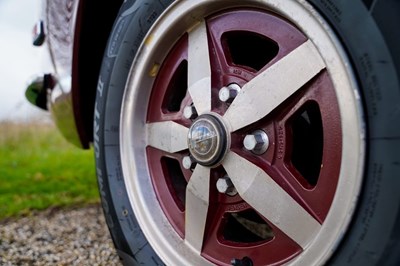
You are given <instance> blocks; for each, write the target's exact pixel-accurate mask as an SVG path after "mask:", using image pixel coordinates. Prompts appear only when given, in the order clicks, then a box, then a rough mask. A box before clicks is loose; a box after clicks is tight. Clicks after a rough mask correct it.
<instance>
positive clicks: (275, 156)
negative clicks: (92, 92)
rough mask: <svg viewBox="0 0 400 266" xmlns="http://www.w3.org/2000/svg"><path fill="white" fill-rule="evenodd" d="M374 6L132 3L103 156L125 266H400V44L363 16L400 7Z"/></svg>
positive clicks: (103, 84)
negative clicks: (380, 9)
mask: <svg viewBox="0 0 400 266" xmlns="http://www.w3.org/2000/svg"><path fill="white" fill-rule="evenodd" d="M364 2H365V3H363V2H361V1H337V3H335V4H334V3H332V2H331V1H322V0H321V1H317V0H315V1H308V2H307V1H279V0H264V1H255V0H244V1H176V2H174V3H172V4H170V1H150V0H146V1H136V2H135V1H126V2H125V3H124V5H123V6H122V8H121V11H120V14H119V17H118V18H117V20H116V22H115V25H114V27H113V31H112V33H111V36H110V40H109V43H108V46H107V49H106V52H105V57H104V60H103V65H102V70H101V74H100V78H99V84H98V88H97V99H96V106H95V120H94V131H95V132H94V140H95V141H94V147H95V153H96V164H97V175H98V181H99V188H100V194H101V198H102V204H103V209H104V213H105V216H106V220H107V224H108V226H109V228H110V231H111V234H112V237H113V240H114V243H115V246H116V248H117V250H118V253H119V255H120V257H121V258H122V259H123V260H124V262H125V263H126V264H132V265H135V264H143V263H144V264H146V265H161V264H163V263H165V264H167V265H209V264H217V265H277V264H285V263H291V264H294V265H296V264H297V265H321V264H324V263H329V264H332V265H354V264H358V265H378V264H379V265H393V264H396V263H398V262H399V254H400V252H399V251H400V246H399V244H398V243H399V230H398V229H397V228H399V225H400V220H399V218H397V217H398V209H399V203H400V201H399V193H396V190H397V188H398V187H399V185H400V184H399V183H400V180H399V178H397V177H398V174H399V165H400V164H399V162H398V158H399V150H400V149H399V148H400V140H399V136H400V127H399V122H400V119H399V118H400V112H399V110H400V108H399V107H400V97H399V96H400V90H399V85H398V74H397V72H396V69H397V70H398V69H399V68H398V67H396V64H397V63H399V62H398V60H397V59H398V54H396V53H395V51H396V50H395V49H397V48H393V47H398V46H396V45H395V44H396V41H397V40H398V39H396V38H392V37H388V35H387V34H385V35H382V33H385V32H386V33H387V32H390V31H389V29H390V28H393V26H391V25H390V24H387V23H386V24H381V25H380V27H381V28H379V27H378V26H377V21H375V20H374V17H372V16H371V14H372V12H369V10H368V9H367V7H370V8H371V10H372V8H382V9H383V10H386V11H388V12H389V8H392V9H393V8H398V7H399V5H395V4H393V6H390V7H389V6H384V4H381V2H380V1H375V2H374V5H369V4H368V3H369V1H364ZM389 13H390V14H395V13H391V12H389ZM353 14H356V15H353ZM397 44H399V43H397ZM390 53H392V54H395V56H394V57H393V58H392V57H391V54H390Z"/></svg>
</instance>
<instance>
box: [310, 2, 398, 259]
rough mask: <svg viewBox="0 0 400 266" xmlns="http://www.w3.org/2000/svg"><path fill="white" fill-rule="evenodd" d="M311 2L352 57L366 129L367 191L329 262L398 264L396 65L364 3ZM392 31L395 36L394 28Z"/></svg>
mask: <svg viewBox="0 0 400 266" xmlns="http://www.w3.org/2000/svg"><path fill="white" fill-rule="evenodd" d="M309 2H311V4H312V5H313V6H314V7H315V8H316V9H317V10H318V11H319V12H320V13H321V14H322V15H323V16H324V18H325V19H326V20H327V21H328V22H329V24H330V25H331V26H332V27H333V29H334V30H335V31H336V33H337V35H338V37H339V38H340V39H341V41H342V44H343V46H344V48H345V49H346V51H347V54H348V56H349V57H350V60H351V62H352V66H353V70H354V72H355V74H356V76H357V79H358V84H359V92H356V93H357V94H359V95H360V96H361V97H362V101H363V107H364V115H365V121H366V128H367V136H366V140H367V141H366V144H367V151H368V152H367V158H366V161H365V170H364V171H365V172H364V180H363V188H362V192H361V195H360V197H359V202H358V206H357V209H356V211H355V214H354V217H353V221H352V224H351V226H350V228H349V230H348V232H347V234H346V235H345V237H344V239H343V241H342V242H341V244H340V247H339V248H338V250H337V251H336V254H335V256H334V257H333V258H332V259H331V261H330V264H332V265H355V264H357V265H394V264H397V263H398V262H399V256H398V254H399V253H400V251H399V246H398V245H396V244H395V243H394V242H398V241H399V239H398V237H399V234H398V232H397V231H398V230H396V228H397V227H398V226H399V222H400V219H399V218H398V212H399V203H400V193H397V191H396V190H397V188H398V187H400V179H399V178H398V174H399V162H398V159H399V157H400V156H399V150H400V139H399V136H400V113H399V103H400V93H399V92H400V89H399V83H398V80H399V77H398V74H397V71H396V66H395V65H394V62H393V60H392V56H391V54H390V51H389V49H388V45H387V43H386V42H385V39H384V36H382V34H381V30H380V29H379V28H378V26H377V24H376V22H375V21H374V19H373V17H372V16H371V12H370V11H369V10H367V8H366V6H365V5H364V3H363V2H361V1H358V0H356V1H353V0H352V1H348V0H339V1H330V0H325V1H324V0H310V1H309ZM377 4H378V5H379V3H377ZM399 11H400V10H399ZM388 30H389V31H390V29H386V31H388ZM391 32H393V34H395V32H396V30H395V27H393V30H392V31H391ZM398 45H400V44H398Z"/></svg>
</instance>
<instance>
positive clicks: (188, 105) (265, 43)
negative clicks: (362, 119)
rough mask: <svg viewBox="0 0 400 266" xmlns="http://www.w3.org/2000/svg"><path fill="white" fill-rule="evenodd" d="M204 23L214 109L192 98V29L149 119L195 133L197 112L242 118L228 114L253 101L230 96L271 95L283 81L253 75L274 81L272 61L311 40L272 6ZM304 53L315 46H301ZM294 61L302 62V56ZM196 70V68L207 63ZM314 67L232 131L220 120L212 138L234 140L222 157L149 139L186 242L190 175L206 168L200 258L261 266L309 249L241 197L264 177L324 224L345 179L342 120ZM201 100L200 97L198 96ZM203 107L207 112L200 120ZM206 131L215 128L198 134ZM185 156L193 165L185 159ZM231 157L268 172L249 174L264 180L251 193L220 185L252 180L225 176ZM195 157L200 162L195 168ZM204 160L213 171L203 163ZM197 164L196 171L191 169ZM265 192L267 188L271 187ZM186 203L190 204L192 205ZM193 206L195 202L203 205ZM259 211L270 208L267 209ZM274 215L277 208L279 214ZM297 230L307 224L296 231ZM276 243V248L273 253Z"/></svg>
mask: <svg viewBox="0 0 400 266" xmlns="http://www.w3.org/2000/svg"><path fill="white" fill-rule="evenodd" d="M201 27H204V28H199V29H198V30H199V31H200V30H202V29H203V30H204V34H206V35H207V36H204V39H203V40H202V41H204V42H205V43H204V44H203V43H202V44H201V46H200V48H203V49H204V51H203V52H204V53H205V54H201V52H200V51H199V54H201V56H202V57H210V59H209V63H207V64H208V65H209V69H207V70H206V71H210V74H211V75H210V77H211V87H210V89H211V90H210V93H211V98H210V102H209V103H208V104H210V106H209V108H208V109H207V110H199V111H197V109H200V108H201V107H200V108H196V107H197V106H201V105H202V104H203V102H201V101H202V100H203V99H196V98H195V97H196V96H193V98H192V94H193V93H192V94H191V92H190V91H189V92H188V88H187V81H188V66H189V65H190V59H188V54H189V53H190V52H191V51H189V38H192V37H190V36H192V34H196V33H188V34H185V35H184V36H183V37H181V38H180V40H179V41H178V42H177V43H176V44H175V45H174V47H173V48H172V49H171V51H170V52H169V54H168V56H167V57H166V58H165V60H164V62H163V64H162V65H161V67H160V69H159V72H158V75H157V78H156V80H155V83H154V86H153V90H152V94H151V97H150V100H149V109H148V114H147V115H148V117H147V123H148V124H150V125H152V124H153V125H154V124H155V123H160V122H164V123H165V122H167V123H171V122H174V123H177V124H179V125H182V126H184V127H190V126H192V128H191V130H192V131H193V130H196V127H195V126H196V123H199V122H200V121H201V118H203V119H204V120H202V121H203V122H204V121H207V120H209V119H210V118H211V119H212V117H215V118H217V120H219V119H220V120H221V122H222V121H225V120H224V117H225V114H226V113H227V112H228V113H227V116H229V115H230V114H231V113H232V115H230V116H231V118H230V119H231V120H232V121H233V123H236V121H238V120H239V119H241V118H242V115H241V112H240V111H236V110H234V111H232V112H229V111H230V110H232V109H233V108H241V106H246V105H248V104H249V103H248V102H246V100H243V101H244V102H243V103H239V104H237V102H235V101H233V100H234V98H236V97H238V98H239V100H240V97H245V96H242V95H244V93H245V92H247V91H249V93H251V94H254V95H252V96H251V97H256V98H257V97H263V96H264V95H265V96H266V97H269V95H268V93H269V91H270V92H272V93H273V91H274V90H278V89H279V88H274V87H272V88H268V85H266V87H265V88H263V86H260V85H261V84H260V85H259V83H255V85H256V86H257V88H256V89H252V87H250V86H253V85H252V82H257V79H263V80H262V81H261V82H262V83H264V82H265V84H268V81H269V80H268V79H265V80H264V78H263V76H262V75H267V74H268V71H270V69H271V67H273V66H274V64H275V63H276V64H277V65H278V64H279V63H278V62H279V61H280V60H282V59H284V58H289V57H290V56H292V55H294V53H297V51H300V50H301V49H307V48H303V47H305V46H307V45H308V43H307V38H306V37H305V36H304V34H303V33H302V32H301V31H300V30H299V29H297V28H296V27H294V26H293V25H292V24H291V23H289V22H287V21H286V20H284V19H283V18H280V17H278V16H276V15H274V14H273V13H270V12H261V11H258V10H229V11H225V12H221V13H218V14H214V15H211V16H210V17H207V19H205V22H204V26H201ZM276 28H279V31H276ZM200 34H201V33H200ZM200 38H201V36H200ZM207 40H208V41H207ZM244 47H251V48H252V50H249V49H248V48H246V49H243V48H244ZM296 49H298V50H296ZM209 51H212V52H213V56H209V53H210V52H209ZM308 52H310V53H312V52H313V51H307V52H305V53H308ZM298 53H301V52H298ZM305 55H306V56H307V54H305ZM310 56H313V55H312V54H311V55H310ZM317 59H318V58H317ZM288 60H290V59H288ZM293 60H296V59H293ZM291 63H294V64H299V65H301V64H303V63H305V62H291ZM313 63H315V62H312V64H313ZM317 63H319V62H317ZM277 65H276V66H277ZM197 67H198V68H199V69H200V68H201V67H202V66H201V65H198V66H197ZM197 67H196V71H197ZM313 67H316V69H315V70H313V72H312V73H310V74H308V75H309V76H307V77H305V78H306V80H305V81H304V82H302V83H304V84H300V87H296V88H295V90H296V91H293V92H292V91H290V92H287V96H286V95H285V96H284V97H285V98H284V99H283V100H282V101H281V102H279V103H278V104H275V103H274V104H275V105H276V107H273V111H272V112H268V113H269V114H268V115H267V116H265V115H264V114H263V115H260V116H259V117H258V118H255V119H254V120H250V121H249V122H247V121H246V122H244V124H241V125H239V126H235V128H234V129H230V128H229V127H230V125H229V124H228V125H222V126H221V127H222V128H223V129H224V127H226V128H227V129H228V128H229V129H230V134H229V135H225V134H224V133H219V132H218V130H215V132H216V133H215V134H214V135H213V136H215V137H216V138H218V136H219V135H221V136H219V138H221V139H223V140H225V141H226V142H229V147H222V153H223V154H222V156H221V154H220V153H221V151H220V153H217V154H214V153H211V157H213V156H214V157H215V160H214V161H212V162H211V164H210V163H204V162H201V161H199V158H195V156H196V154H197V153H196V150H194V151H191V149H190V148H189V149H184V150H179V151H178V152H171V151H169V150H168V151H166V150H163V148H162V147H161V148H160V147H158V146H157V145H154V146H156V147H152V145H150V146H149V147H148V148H147V157H148V162H149V168H150V173H151V178H152V182H153V186H154V188H155V191H156V194H157V197H158V200H159V201H160V203H161V206H162V208H163V211H164V213H165V215H166V216H167V217H168V219H169V222H170V223H171V225H172V226H173V227H174V228H175V230H176V232H177V233H178V234H179V235H180V236H181V237H182V238H183V239H187V236H186V234H185V213H187V211H186V212H185V194H186V193H185V191H186V190H187V183H190V182H191V181H190V179H191V178H192V176H194V177H196V174H198V172H197V171H200V170H198V169H201V170H202V171H204V172H207V173H204V174H205V175H207V176H209V177H210V178H209V179H210V180H209V181H208V182H209V188H207V189H208V190H209V191H208V194H209V195H208V196H209V199H208V200H207V201H208V203H207V204H208V210H204V211H205V213H207V217H206V218H205V220H204V221H203V222H204V225H203V227H204V228H203V229H202V230H203V231H204V236H203V237H200V239H199V240H198V241H200V242H201V243H196V244H194V245H197V247H198V249H199V250H201V254H202V256H204V257H206V258H208V259H209V260H210V261H212V262H214V263H217V264H222V263H224V262H225V263H226V262H229V261H230V260H231V259H232V258H235V257H239V258H243V257H249V258H251V259H252V261H253V262H254V263H255V264H256V265H269V264H274V263H282V262H286V261H288V260H290V259H292V258H293V257H294V256H296V255H297V254H299V253H301V251H302V249H303V247H304V246H306V245H307V244H308V243H298V242H300V241H297V242H296V241H295V240H294V239H295V238H297V236H292V237H291V236H290V235H288V234H287V233H285V231H282V230H281V229H280V228H279V226H276V225H275V224H277V223H278V221H275V224H274V222H273V220H274V219H275V220H277V218H276V217H268V215H263V213H260V210H258V209H257V207H258V204H257V203H256V202H251V203H250V204H249V203H247V200H246V196H244V198H243V197H241V195H243V194H244V195H245V194H246V193H252V192H254V191H255V190H256V187H257V186H258V185H260V186H264V185H263V184H262V182H264V181H265V180H264V181H263V180H261V179H264V178H265V179H271V180H273V182H274V183H276V185H277V186H276V187H275V188H276V189H277V191H275V193H279V194H280V193H282V194H283V193H284V194H283V195H286V194H287V195H289V196H290V197H291V199H290V201H291V203H290V204H291V205H293V208H302V209H304V211H303V212H304V214H303V215H304V216H305V217H306V218H304V219H311V220H312V222H311V223H313V226H315V227H317V228H318V227H320V224H322V223H323V222H324V220H325V218H326V215H327V213H328V211H329V209H330V206H331V204H332V200H333V196H334V194H335V190H336V185H337V180H338V177H339V168H340V162H341V135H340V132H341V126H340V124H341V121H340V114H339V108H338V103H337V99H336V94H335V90H334V87H333V84H332V81H331V79H330V77H329V74H328V73H327V70H326V68H325V67H324V66H315V65H314V66H313ZM283 71H285V70H283ZM297 72H301V70H300V69H299V70H295V71H294V73H293V74H297V75H299V76H300V75H301V74H302V73H297ZM283 75H286V74H285V73H283ZM235 87H236V88H235ZM242 88H243V91H242ZM196 89H197V88H196ZM200 90H201V92H200V93H201V94H200V95H199V97H207V94H206V93H207V91H206V86H204V87H201V88H199V91H200ZM262 90H265V92H263V91H262ZM241 91H242V93H241ZM223 93H227V96H228V97H226V98H224V95H223ZM230 94H231V95H230ZM236 94H237V95H236ZM229 96H230V97H229ZM271 96H272V95H271ZM196 100H197V101H200V102H199V103H198V102H195V101H196ZM232 101H233V102H232ZM229 108H231V109H230V110H229ZM263 108H264V107H261V106H260V111H263V110H262V109H263ZM257 109H258V107H256V110H255V113H257V112H259V110H257ZM228 110H229V111H228ZM185 111H186V112H185ZM198 113H200V114H203V115H200V116H199V117H198ZM204 113H209V115H210V116H209V117H207V116H205V115H204ZM250 113H251V114H253V112H250ZM224 123H225V122H222V124H224ZM204 128H205V129H207V125H204ZM157 130H159V128H157ZM225 130H226V129H225ZM257 131H258V132H260V134H262V135H264V136H265V140H262V137H261V136H258V135H257V134H255V135H254V132H257ZM160 132H162V131H160ZM162 134H165V132H162ZM201 134H209V133H205V132H201ZM254 136H255V137H256V138H257V137H259V138H261V142H263V141H264V142H265V141H267V143H265V146H266V147H265V149H264V150H261V151H260V152H257V148H256V147H252V146H251V145H252V143H248V145H250V147H246V145H244V144H245V143H246V140H247V142H249V141H250V142H251V140H252V138H254ZM156 137H157V138H160V136H156ZM196 137H197V138H201V137H203V136H196ZM183 139H184V140H186V137H185V136H183ZM201 145H206V143H205V142H204V143H201ZM257 145H260V144H257ZM227 149H228V150H230V151H232V152H233V153H231V154H232V155H233V156H232V155H228V158H227V157H226V155H225V153H227V151H226V150H227ZM228 154H229V152H228ZM304 158H308V160H304ZM184 160H186V162H185V163H188V165H185V163H184ZM229 160H231V161H232V162H233V163H238V164H240V165H242V164H243V165H244V167H245V169H246V170H250V171H251V170H252V168H256V167H257V168H256V169H258V168H259V169H262V170H263V171H265V176H259V177H258V176H257V177H249V178H260V180H258V181H256V180H255V181H256V182H259V183H257V184H256V185H255V187H253V188H247V190H246V189H244V188H239V191H240V192H241V193H225V192H226V191H224V189H223V188H222V189H220V191H219V190H218V185H217V184H218V182H219V184H220V186H221V184H222V186H224V185H223V184H224V183H226V182H228V185H227V184H225V186H227V187H230V188H229V189H231V190H233V189H235V184H238V183H239V182H241V179H246V178H247V177H246V174H245V172H244V173H241V174H242V175H241V174H238V175H235V174H233V173H229V172H236V171H235V170H233V169H230V168H233V167H234V166H231V162H230V161H229ZM189 161H190V163H189ZM192 164H193V165H192ZM195 164H198V166H194V165H195ZM221 164H222V165H221ZM202 165H203V166H206V167H210V169H208V170H205V169H203V167H202ZM246 167H248V168H246ZM192 168H193V172H194V173H192V171H190V170H192ZM232 174H233V176H232V177H231V175H232ZM228 177H229V179H228ZM232 178H233V180H232ZM231 180H232V181H233V184H232V182H231ZM206 184H207V183H206ZM274 185H275V184H274ZM264 189H265V193H267V191H268V189H267V188H264ZM235 190H236V189H235ZM186 196H187V194H186ZM269 197H274V196H273V195H268V196H266V197H265V199H264V197H263V196H262V197H260V198H256V199H249V200H250V201H253V200H254V201H258V202H260V203H261V202H262V201H264V200H268V198H269ZM283 197H286V196H283ZM194 204H196V203H194ZM300 206H301V207H300ZM186 207H190V205H189V203H187V202H186ZM192 207H193V208H194V209H198V207H197V205H196V206H192ZM290 207H292V206H290ZM290 207H289V206H285V207H284V209H285V208H286V210H285V212H295V211H293V210H290ZM262 209H263V210H264V211H266V212H268V210H267V209H266V207H262ZM196 211H197V210H196ZM282 212H283V211H282ZM189 213H190V212H189ZM275 215H278V214H274V215H273V216H275ZM279 215H281V214H279ZM187 218H190V217H187ZM296 218H297V216H296V217H290V216H288V217H285V218H284V219H288V220H290V219H296ZM279 219H281V218H279ZM304 222H305V223H308V221H304ZM296 230H302V229H301V228H296ZM293 233H294V234H296V232H293ZM307 233H309V232H307ZM306 241H307V240H306ZM244 247H245V248H244ZM270 250H274V251H275V252H273V253H271V252H269V251H270ZM266 254H269V255H266Z"/></svg>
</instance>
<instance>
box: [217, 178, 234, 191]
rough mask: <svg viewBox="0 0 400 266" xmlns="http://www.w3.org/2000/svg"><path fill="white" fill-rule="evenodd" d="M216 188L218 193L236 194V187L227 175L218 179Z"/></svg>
mask: <svg viewBox="0 0 400 266" xmlns="http://www.w3.org/2000/svg"><path fill="white" fill-rule="evenodd" d="M217 190H218V192H219V193H224V194H227V195H229V196H235V195H236V194H237V191H236V188H235V187H234V186H233V183H232V181H231V179H230V178H229V177H228V176H224V177H221V178H219V179H218V181H217Z"/></svg>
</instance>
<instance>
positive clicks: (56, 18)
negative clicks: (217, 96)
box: [27, 0, 122, 149]
mask: <svg viewBox="0 0 400 266" xmlns="http://www.w3.org/2000/svg"><path fill="white" fill-rule="evenodd" d="M121 3H122V1H112V2H107V1H98V2H96V3H94V2H93V1H87V0H68V1H65V0H61V1H59V0H57V1H42V8H41V9H42V12H41V14H42V15H41V19H40V20H39V21H38V22H37V24H36V25H35V26H34V29H33V45H35V46H41V45H43V44H46V47H45V49H47V50H48V53H49V55H50V59H51V62H52V65H53V71H52V72H51V73H44V74H40V75H39V76H38V77H37V78H35V79H34V80H33V81H32V82H31V83H30V84H29V87H28V90H27V98H28V100H29V101H30V102H31V103H33V104H34V105H37V106H39V107H40V108H42V109H45V110H49V111H50V112H51V114H52V117H53V120H54V122H55V124H56V125H57V127H58V128H59V130H60V132H61V133H62V134H63V136H64V137H65V138H66V139H67V140H68V141H69V142H71V143H72V144H74V145H75V146H77V147H81V148H85V149H87V148H89V146H90V143H91V142H92V141H93V122H92V121H93V112H94V98H95V96H96V87H97V80H98V74H99V71H100V65H101V60H102V58H103V53H104V48H105V46H106V43H107V39H108V37H109V33H110V31H111V27H112V24H113V22H114V20H115V17H116V15H117V12H118V10H119V7H120V6H121ZM28 95H29V96H28ZM39 95H40V96H39ZM38 99H39V100H38ZM44 99H45V100H44Z"/></svg>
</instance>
